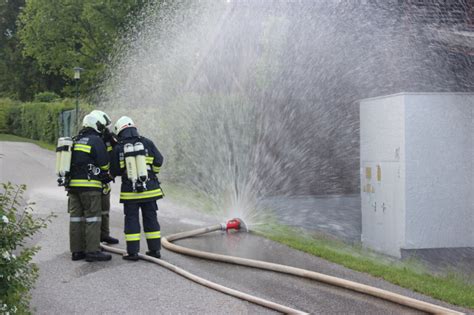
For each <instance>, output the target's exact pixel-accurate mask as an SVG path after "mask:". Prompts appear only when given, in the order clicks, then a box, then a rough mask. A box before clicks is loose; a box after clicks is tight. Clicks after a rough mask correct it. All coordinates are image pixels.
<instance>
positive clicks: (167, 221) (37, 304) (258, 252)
mask: <svg viewBox="0 0 474 315" xmlns="http://www.w3.org/2000/svg"><path fill="white" fill-rule="evenodd" d="M0 153H1V154H2V155H1V156H0V170H1V172H0V181H1V182H5V181H11V182H14V183H18V184H20V183H24V184H27V185H28V191H27V199H28V201H32V202H35V203H36V205H35V206H34V209H35V213H36V215H39V216H44V215H47V214H48V213H51V212H53V213H54V214H56V216H57V217H56V218H54V219H53V222H52V223H51V224H50V225H49V227H48V228H47V229H46V230H44V231H43V232H42V233H41V234H39V235H37V236H35V238H34V240H33V243H35V244H38V245H40V246H41V251H40V252H39V253H38V254H37V255H36V257H35V262H36V263H38V265H39V268H40V278H39V279H38V282H37V285H36V288H35V289H34V290H33V292H32V296H33V298H32V306H33V307H34V308H35V313H37V314H79V313H80V314H145V313H147V314H224V313H234V314H267V313H274V312H273V311H271V310H268V309H266V308H263V307H260V306H257V305H254V304H251V303H248V302H245V301H242V300H239V299H236V298H233V297H230V296H227V295H225V294H222V293H219V292H216V291H213V290H211V289H208V288H205V287H203V286H200V285H198V284H196V283H194V282H191V281H189V280H187V279H185V278H182V277H181V276H179V275H176V274H175V273H173V272H171V271H169V270H166V269H163V268H161V267H159V266H157V265H154V264H151V263H148V262H143V261H140V262H128V261H124V260H122V259H121V258H120V257H119V256H118V255H114V256H113V259H112V261H111V262H98V263H87V262H85V261H79V262H73V261H71V259H70V253H69V240H68V225H69V220H68V219H69V217H68V214H67V213H66V202H67V198H66V194H65V192H64V190H63V189H62V188H59V187H57V186H56V178H55V176H54V174H53V173H54V153H53V152H50V151H47V150H44V149H41V148H39V147H37V146H35V145H33V144H29V143H15V142H0ZM118 188H119V187H118V186H117V185H115V186H114V187H113V196H112V212H111V230H112V235H113V236H116V237H118V238H119V239H120V240H121V244H119V246H120V247H121V248H123V247H124V244H123V243H124V241H123V232H122V227H123V214H122V210H121V205H120V204H119V203H118V196H117V192H118ZM158 204H159V208H160V210H159V213H158V216H159V219H160V224H161V226H162V234H163V235H167V234H170V233H174V232H178V231H185V230H188V229H194V228H198V227H202V226H207V225H213V224H216V223H218V222H216V220H215V219H214V218H212V217H209V216H206V215H203V214H201V213H199V212H196V211H193V210H191V209H187V208H185V207H182V206H179V205H176V204H173V203H172V202H170V201H168V200H166V199H165V200H161V201H159V203H158ZM142 243H144V242H142ZM178 244H181V245H185V246H188V247H192V248H196V249H201V250H209V251H212V252H217V253H223V254H231V255H236V256H241V257H248V258H253V259H262V260H265V261H270V262H276V263H281V264H286V265H290V266H295V267H301V268H305V269H309V270H313V271H316V272H322V273H326V274H329V275H333V276H338V277H342V278H344V279H349V280H354V281H358V282H360V283H364V284H369V285H373V286H376V287H379V288H382V289H387V290H391V291H394V292H397V293H401V294H404V295H407V296H411V297H415V298H418V299H421V300H424V301H428V302H432V303H435V304H439V305H443V306H449V305H447V304H445V303H441V302H439V301H435V300H433V299H431V298H428V297H424V296H422V295H420V294H417V293H413V292H411V291H409V290H406V289H403V288H400V287H397V286H395V285H392V284H389V283H387V282H385V281H382V280H380V279H377V278H374V277H371V276H368V275H365V274H362V273H359V272H354V271H352V270H349V269H346V268H344V267H341V266H339V265H336V264H333V263H329V262H327V261H325V260H322V259H319V258H317V257H313V256H310V255H307V254H304V253H301V252H298V251H295V250H292V249H289V248H288V247H286V246H283V245H280V244H278V243H275V242H272V241H269V240H266V239H263V238H260V237H257V236H255V235H252V234H251V233H234V234H225V233H219V232H217V233H213V234H209V235H204V236H201V237H197V238H194V239H186V240H182V241H178ZM144 245H145V244H142V252H144V250H146V249H145V247H144ZM162 255H163V257H162V259H164V260H166V261H168V262H170V263H172V264H175V265H176V266H178V267H181V268H183V269H186V270H188V271H190V272H192V273H195V274H196V275H198V276H201V277H204V278H206V279H209V280H211V281H215V282H217V283H219V284H222V285H226V286H229V287H231V288H233V289H237V290H241V291H244V292H246V293H249V294H253V295H256V296H258V297H261V298H266V299H269V300H271V301H274V302H277V303H280V304H284V305H286V306H290V307H293V308H296V309H300V310H303V311H306V312H309V313H312V314H335V313H351V314H400V313H414V312H413V311H412V310H410V309H407V308H404V307H402V306H399V305H395V304H392V303H389V302H385V301H381V300H378V299H375V298H371V297H368V296H365V295H362V294H358V293H353V292H350V291H347V290H343V289H338V288H334V287H331V286H328V285H324V284H321V283H318V282H315V281H310V280H304V279H299V278H296V277H293V276H286V275H281V274H276V273H272V272H268V271H261V270H257V269H252V268H247V267H241V266H234V265H229V264H223V263H217V262H210V261H205V260H202V259H198V258H191V257H187V256H183V255H179V254H175V253H172V252H169V251H167V250H163V251H162ZM449 307H451V306H449ZM453 308H454V309H457V310H461V311H464V312H466V310H463V309H460V308H456V307H453Z"/></svg>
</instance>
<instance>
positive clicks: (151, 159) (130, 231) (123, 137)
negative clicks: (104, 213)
mask: <svg viewBox="0 0 474 315" xmlns="http://www.w3.org/2000/svg"><path fill="white" fill-rule="evenodd" d="M114 130H115V134H116V135H117V136H118V144H117V145H116V146H115V147H114V150H113V158H112V160H111V174H112V176H121V177H122V186H121V190H120V202H121V203H123V204H124V214H125V228H124V232H125V240H126V242H127V255H124V256H123V259H125V260H132V261H136V260H138V252H139V250H140V222H139V209H141V210H142V218H143V230H144V232H145V238H146V240H147V245H148V251H147V252H146V254H147V255H149V256H152V257H155V258H160V257H161V255H160V250H161V232H160V224H159V223H158V218H157V213H156V212H157V210H158V206H157V204H156V200H158V199H161V198H163V192H162V191H161V188H160V182H159V181H158V177H157V174H158V173H159V171H160V167H161V165H162V163H163V156H162V155H161V153H160V151H158V149H157V148H156V146H155V144H154V143H153V142H152V141H151V140H149V139H147V138H145V137H142V136H140V135H139V134H138V131H137V128H136V127H135V124H134V123H133V121H132V119H131V118H129V117H126V116H123V117H121V118H120V119H119V120H118V121H117V122H116V124H115V127H114Z"/></svg>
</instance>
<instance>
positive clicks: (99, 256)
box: [86, 251, 112, 262]
mask: <svg viewBox="0 0 474 315" xmlns="http://www.w3.org/2000/svg"><path fill="white" fill-rule="evenodd" d="M111 259H112V256H111V255H110V254H106V253H103V252H101V251H97V252H88V253H86V261H88V262H92V261H107V260H111Z"/></svg>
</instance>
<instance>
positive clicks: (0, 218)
mask: <svg viewBox="0 0 474 315" xmlns="http://www.w3.org/2000/svg"><path fill="white" fill-rule="evenodd" d="M25 190H26V186H25V185H12V184H11V183H7V184H2V191H1V192H0V232H1V237H0V314H28V313H30V308H29V303H30V299H31V296H30V293H29V291H30V289H31V288H32V287H33V285H34V283H35V281H36V279H37V278H38V267H37V266H36V265H35V264H34V263H32V262H31V260H32V258H33V256H34V255H35V254H36V253H37V252H38V250H39V247H38V246H33V247H29V246H28V245H27V243H26V242H27V240H28V238H31V237H32V236H33V235H35V233H36V232H38V231H39V230H40V229H42V228H45V227H46V224H47V222H48V221H49V220H50V218H51V217H50V216H48V217H46V218H43V219H42V218H35V217H34V216H33V214H32V210H33V209H32V208H31V204H25V201H24V200H23V194H24V192H25Z"/></svg>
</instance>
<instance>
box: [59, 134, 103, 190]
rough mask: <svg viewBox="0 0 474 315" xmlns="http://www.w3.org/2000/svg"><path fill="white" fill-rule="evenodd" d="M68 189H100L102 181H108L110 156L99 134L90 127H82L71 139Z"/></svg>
mask: <svg viewBox="0 0 474 315" xmlns="http://www.w3.org/2000/svg"><path fill="white" fill-rule="evenodd" d="M73 140H74V145H73V149H72V158H71V173H70V181H69V183H68V184H67V186H66V187H67V190H68V191H90V190H97V191H101V190H102V183H106V182H109V181H110V176H109V174H108V172H109V168H110V163H109V162H110V158H109V155H108V153H107V149H106V147H105V144H104V141H103V140H102V138H101V135H100V134H99V133H98V132H97V131H95V130H94V129H92V128H84V129H82V130H81V131H80V132H79V134H78V135H77V136H76V137H75V138H74V139H73Z"/></svg>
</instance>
